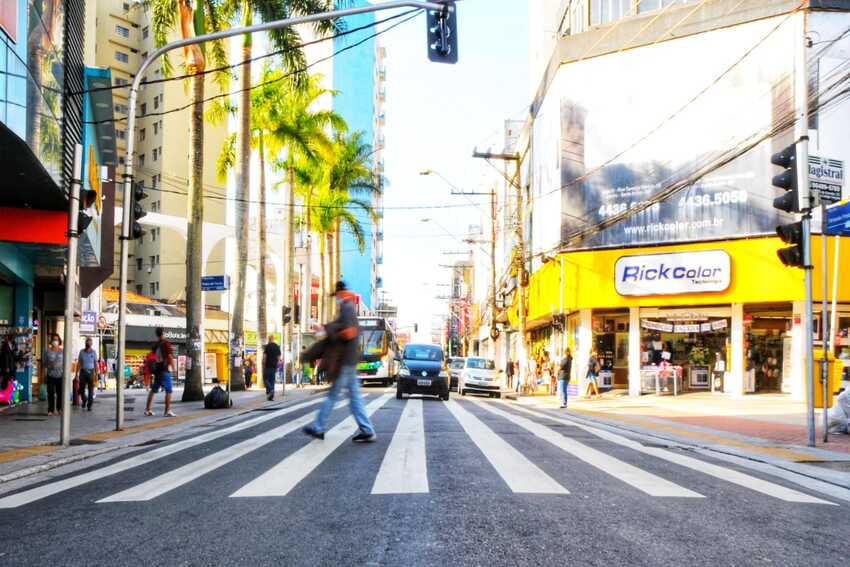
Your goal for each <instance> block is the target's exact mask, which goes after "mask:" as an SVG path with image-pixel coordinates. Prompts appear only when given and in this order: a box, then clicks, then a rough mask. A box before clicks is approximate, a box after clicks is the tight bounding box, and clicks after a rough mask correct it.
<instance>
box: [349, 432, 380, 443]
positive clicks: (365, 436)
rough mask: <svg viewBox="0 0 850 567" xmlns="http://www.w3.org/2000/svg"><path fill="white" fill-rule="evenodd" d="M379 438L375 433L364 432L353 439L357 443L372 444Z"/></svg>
mask: <svg viewBox="0 0 850 567" xmlns="http://www.w3.org/2000/svg"><path fill="white" fill-rule="evenodd" d="M377 438H378V436H377V435H375V434H374V433H363V432H362V431H361V432H360V433H358V434H357V435H355V436H354V437H352V438H351V440H352V441H354V442H355V443H372V442H374V441H375V439H377Z"/></svg>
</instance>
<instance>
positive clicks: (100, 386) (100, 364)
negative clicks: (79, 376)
mask: <svg viewBox="0 0 850 567" xmlns="http://www.w3.org/2000/svg"><path fill="white" fill-rule="evenodd" d="M97 390H98V391H99V392H102V391H104V390H106V361H105V360H103V359H102V358H99V359H98V360H97Z"/></svg>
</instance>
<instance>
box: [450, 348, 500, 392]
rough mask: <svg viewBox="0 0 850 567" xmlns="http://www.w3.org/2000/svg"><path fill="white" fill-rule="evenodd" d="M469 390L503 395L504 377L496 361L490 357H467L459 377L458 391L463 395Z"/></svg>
mask: <svg viewBox="0 0 850 567" xmlns="http://www.w3.org/2000/svg"><path fill="white" fill-rule="evenodd" d="M467 392H470V393H475V394H487V395H488V396H495V397H496V398H500V397H502V379H501V377H500V376H499V372H498V371H497V370H496V363H495V362H493V361H492V360H490V359H489V358H479V357H477V356H468V357H466V359H465V360H464V363H463V369H462V370H461V371H460V377H459V378H458V382H457V393H458V394H460V395H461V396H463V395H466V393H467Z"/></svg>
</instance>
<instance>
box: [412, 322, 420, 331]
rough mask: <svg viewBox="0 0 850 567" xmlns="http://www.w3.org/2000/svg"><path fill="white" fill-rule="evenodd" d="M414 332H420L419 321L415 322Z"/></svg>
mask: <svg viewBox="0 0 850 567" xmlns="http://www.w3.org/2000/svg"><path fill="white" fill-rule="evenodd" d="M413 332H414V333H418V332H419V323H414V324H413Z"/></svg>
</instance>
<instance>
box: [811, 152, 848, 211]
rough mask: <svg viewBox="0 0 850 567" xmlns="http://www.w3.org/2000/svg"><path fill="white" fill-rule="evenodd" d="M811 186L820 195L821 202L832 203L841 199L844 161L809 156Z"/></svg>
mask: <svg viewBox="0 0 850 567" xmlns="http://www.w3.org/2000/svg"><path fill="white" fill-rule="evenodd" d="M809 186H810V187H811V189H812V192H813V193H817V194H818V195H820V200H821V203H824V204H826V205H831V204H832V203H837V202H838V201H840V200H841V190H842V188H843V187H844V162H843V161H841V160H837V159H828V158H821V157H818V156H812V155H810V156H809Z"/></svg>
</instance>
